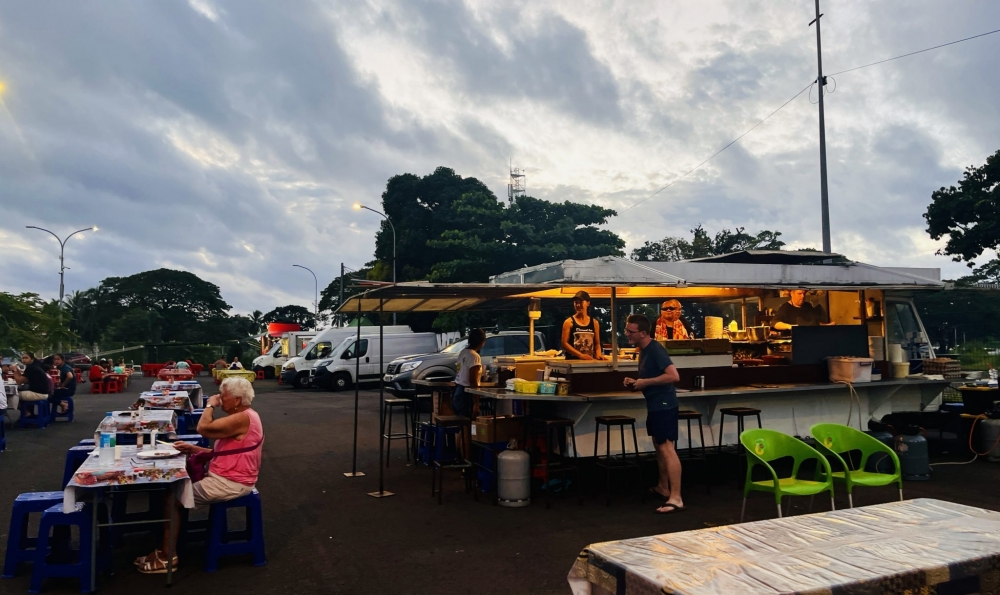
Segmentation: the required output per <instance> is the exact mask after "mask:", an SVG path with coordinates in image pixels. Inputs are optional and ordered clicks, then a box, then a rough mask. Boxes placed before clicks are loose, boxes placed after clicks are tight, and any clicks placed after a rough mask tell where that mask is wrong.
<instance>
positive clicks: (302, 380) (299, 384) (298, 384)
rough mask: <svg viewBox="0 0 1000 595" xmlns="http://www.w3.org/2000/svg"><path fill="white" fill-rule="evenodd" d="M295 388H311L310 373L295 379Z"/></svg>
mask: <svg viewBox="0 0 1000 595" xmlns="http://www.w3.org/2000/svg"><path fill="white" fill-rule="evenodd" d="M295 388H309V373H308V372H305V373H302V374H299V375H298V376H296V377H295Z"/></svg>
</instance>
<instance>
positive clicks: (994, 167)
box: [924, 151, 1000, 281]
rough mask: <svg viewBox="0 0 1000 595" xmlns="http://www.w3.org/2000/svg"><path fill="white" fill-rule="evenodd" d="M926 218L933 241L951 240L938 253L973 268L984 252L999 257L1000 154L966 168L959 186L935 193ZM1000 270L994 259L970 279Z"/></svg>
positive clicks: (925, 215) (986, 275) (998, 152)
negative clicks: (978, 164) (997, 254)
mask: <svg viewBox="0 0 1000 595" xmlns="http://www.w3.org/2000/svg"><path fill="white" fill-rule="evenodd" d="M924 219H926V220H927V233H928V234H930V236H931V237H932V238H934V239H935V240H940V239H941V238H943V237H945V236H947V238H948V241H947V243H945V246H944V248H942V249H941V250H939V251H938V254H945V255H948V256H951V257H952V259H953V260H955V261H965V262H966V263H967V264H968V265H969V267H970V268H972V267H974V266H975V260H976V259H977V258H979V257H980V256H982V254H983V253H984V252H986V251H988V250H991V251H994V255H995V253H996V250H997V249H998V248H1000V151H997V152H996V153H994V154H992V155H990V156H989V157H987V158H986V163H985V164H984V165H982V166H980V167H974V166H970V167H969V168H968V169H966V170H965V174H964V175H963V176H962V179H961V180H959V181H958V186H957V187H956V186H950V187H948V188H943V187H942V188H941V189H940V190H936V191H935V192H933V193H932V194H931V204H930V205H928V206H927V212H926V213H924ZM998 269H1000V263H998V262H997V259H996V258H994V259H993V260H991V261H990V262H988V263H986V264H985V265H983V266H981V267H979V268H978V269H977V270H975V271H974V272H973V275H972V277H974V278H973V279H970V280H973V281H979V280H988V279H990V278H991V277H992V278H995V277H996V274H995V272H996V271H997V270H998ZM991 271H992V272H991Z"/></svg>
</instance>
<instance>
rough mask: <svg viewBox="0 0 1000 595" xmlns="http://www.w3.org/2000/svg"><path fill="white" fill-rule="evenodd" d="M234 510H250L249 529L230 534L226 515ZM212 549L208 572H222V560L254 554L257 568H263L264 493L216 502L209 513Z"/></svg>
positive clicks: (254, 492) (207, 566) (207, 562)
mask: <svg viewBox="0 0 1000 595" xmlns="http://www.w3.org/2000/svg"><path fill="white" fill-rule="evenodd" d="M230 508H243V509H245V510H246V529H244V530H243V531H229V529H228V524H227V522H226V511H228V510H229V509H230ZM208 525H209V534H208V545H207V560H206V561H205V572H215V571H216V570H218V569H219V558H221V557H222V556H234V555H238V554H253V565H254V566H263V565H264V564H266V563H267V560H266V559H265V557H264V514H263V512H262V511H261V506H260V492H258V491H257V489H256V488H254V490H253V492H251V493H249V494H247V495H246V496H241V497H239V498H236V499H233V500H227V501H225V502H216V503H215V504H212V508H211V509H210V511H209V513H208Z"/></svg>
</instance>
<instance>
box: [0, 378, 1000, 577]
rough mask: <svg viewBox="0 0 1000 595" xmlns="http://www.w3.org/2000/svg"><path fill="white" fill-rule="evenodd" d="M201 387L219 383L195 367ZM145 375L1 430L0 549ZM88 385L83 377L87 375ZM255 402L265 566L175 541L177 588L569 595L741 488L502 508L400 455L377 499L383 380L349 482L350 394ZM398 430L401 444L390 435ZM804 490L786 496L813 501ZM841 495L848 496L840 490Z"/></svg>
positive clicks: (952, 477) (122, 573) (946, 476)
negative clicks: (597, 563)
mask: <svg viewBox="0 0 1000 595" xmlns="http://www.w3.org/2000/svg"><path fill="white" fill-rule="evenodd" d="M201 381H202V384H203V385H204V386H205V387H206V390H209V389H210V388H214V385H213V384H212V382H211V380H210V379H208V378H207V377H204V376H203V377H201ZM149 383H150V380H148V379H143V380H139V381H138V382H135V383H133V386H132V387H130V390H129V393H128V394H119V395H80V396H79V397H78V398H77V401H76V403H77V418H76V421H75V422H74V423H72V424H67V423H63V422H60V423H59V424H57V425H55V426H50V427H49V428H47V429H45V430H16V429H15V430H11V431H8V434H7V436H8V450H7V452H5V453H2V454H0V478H2V479H0V550H3V549H5V548H6V539H7V536H6V531H7V519H9V516H10V503H11V502H12V501H13V499H14V497H15V496H16V495H17V494H18V493H21V492H27V491H40V490H55V489H58V488H59V487H60V486H59V482H60V479H61V476H62V468H63V460H64V456H65V454H64V453H65V451H66V449H67V448H69V447H70V446H73V445H74V444H76V442H77V441H78V440H79V439H81V438H86V437H91V436H93V431H94V428H95V427H96V426H97V424H98V423H99V421H100V419H101V417H102V416H103V413H104V412H105V411H107V410H109V409H122V408H125V407H126V406H127V405H128V404H130V403H131V402H132V401H133V400H134V399H135V395H136V394H137V393H138V391H139V390H141V389H143V388H145V387H147V386H149ZM83 388H84V389H87V388H89V385H83ZM257 390H258V398H257V400H256V401H255V402H254V407H255V408H256V409H257V410H258V411H259V412H260V414H261V418H262V419H263V421H264V428H265V433H266V435H267V441H266V444H265V446H264V463H263V469H262V473H261V478H260V482H259V483H258V488H259V489H260V491H261V494H262V497H263V500H264V516H265V536H266V540H267V557H268V563H267V566H266V567H264V568H254V567H253V566H252V564H251V563H250V562H249V561H248V560H247V559H240V558H235V559H230V560H228V561H224V562H223V565H222V567H221V568H220V569H219V571H218V572H217V573H215V574H206V573H205V572H203V571H202V569H201V567H202V564H203V555H202V551H201V549H199V547H197V546H193V547H192V548H190V549H189V550H187V551H182V552H181V569H180V571H179V572H178V574H177V575H176V581H177V586H176V587H175V589H180V590H181V592H185V593H188V592H215V593H371V594H375V593H415V594H423V593H427V594H435V595H439V594H451V593H476V594H529V593H531V594H536V593H537V594H542V593H567V592H568V587H567V585H566V580H565V576H566V573H567V572H568V570H569V568H570V566H571V565H572V563H573V560H574V559H575V557H576V555H577V554H578V553H579V551H580V549H581V548H583V547H584V546H586V545H587V544H589V543H592V542H598V541H609V540H615V539H623V538H628V537H636V536H641V535H650V534H656V533H666V532H672V531H682V530H688V529H699V528H703V527H706V526H715V525H721V524H728V523H732V522H735V521H737V520H738V517H739V506H740V492H739V491H737V489H736V488H735V481H733V482H727V483H725V484H724V485H717V486H715V487H714V488H713V489H712V492H711V494H706V492H705V488H704V486H703V485H701V484H694V483H693V482H689V485H688V487H687V489H686V491H685V492H686V497H685V500H686V503H687V506H688V510H687V511H685V512H683V513H681V514H675V515H669V516H658V515H654V514H653V513H652V510H653V508H654V506H653V504H654V503H653V502H652V501H649V500H647V501H646V503H644V504H643V503H640V501H639V498H638V496H637V495H634V496H629V497H621V498H618V499H617V500H615V501H614V502H613V503H612V505H611V506H610V507H606V506H605V505H604V501H603V499H602V498H599V497H598V498H589V499H587V500H586V501H585V503H584V504H583V505H582V506H578V505H577V504H576V501H575V500H570V499H567V500H563V501H557V502H556V504H555V505H554V506H553V508H552V509H551V510H546V509H545V507H544V506H543V505H540V504H533V505H532V506H530V507H528V508H523V509H507V508H500V507H493V506H491V505H490V503H489V500H488V499H486V498H483V499H480V501H478V502H476V501H474V500H473V499H472V497H471V496H469V495H467V494H465V493H463V491H462V485H461V481H460V480H459V479H458V478H457V476H456V475H451V476H449V477H448V479H447V480H446V482H445V488H446V493H445V503H444V505H443V506H438V505H437V503H436V500H433V499H431V497H430V471H429V470H428V469H426V468H424V467H415V466H407V465H406V463H405V460H404V458H403V454H402V451H401V450H400V451H398V452H394V453H393V460H392V464H391V467H390V468H389V470H388V471H387V472H386V475H385V485H386V488H387V489H388V490H391V491H393V492H395V493H396V495H395V496H393V497H391V498H385V499H375V498H371V497H369V496H367V495H366V494H367V492H370V491H374V490H376V489H378V464H377V459H378V439H377V430H378V408H377V403H378V392H377V391H374V392H372V391H363V392H362V394H361V407H360V428H361V429H360V438H359V453H358V468H359V470H362V471H364V472H366V473H367V474H368V475H367V476H365V477H362V478H354V479H348V478H345V477H344V476H343V472H344V471H349V470H350V467H351V440H352V421H353V406H354V399H353V396H354V393H353V392H349V393H325V392H312V391H293V390H290V389H287V388H285V387H278V386H277V385H276V384H275V383H274V382H273V381H271V382H263V381H261V382H258V383H257ZM398 444H400V443H397V445H398ZM935 469H936V471H935V475H934V479H933V480H932V481H929V482H908V483H907V484H906V485H905V489H906V496H907V497H922V496H926V497H935V498H942V499H946V500H952V501H956V502H961V503H964V504H969V505H973V506H982V507H985V508H992V509H1000V496H998V495H1000V490H998V488H1000V465H996V464H989V463H985V462H978V463H975V464H972V465H948V466H938V467H936V468H935ZM892 498H893V490H892V488H885V489H880V490H872V491H862V492H861V493H860V495H856V496H855V502H856V503H857V504H859V505H863V504H866V503H867V504H873V503H876V502H882V501H886V500H890V499H892ZM807 501H808V499H803V502H797V503H795V505H794V506H793V514H798V513H802V512H805V506H806V504H807ZM838 506H846V499H845V501H843V502H841V501H840V499H838ZM772 511H773V500H770V499H769V498H767V497H765V496H763V495H758V496H757V497H755V498H754V499H753V500H752V501H751V504H750V505H749V507H748V515H749V516H751V517H752V518H756V519H760V518H770V516H771V514H772ZM152 546H153V542H152V539H151V538H148V537H146V538H144V537H143V536H136V537H134V538H132V539H130V540H129V541H128V542H127V543H126V546H125V547H124V548H122V549H120V550H118V551H117V554H116V555H117V565H116V568H117V574H116V575H115V576H114V577H112V578H110V579H103V580H102V582H101V583H100V584H99V587H100V589H101V591H102V592H105V593H137V592H142V591H145V590H146V589H158V588H162V585H163V581H162V578H161V577H150V576H144V575H141V574H139V573H138V572H136V571H135V570H134V569H133V567H132V565H131V559H132V558H134V557H135V556H137V555H141V554H145V553H147V552H148V551H149V550H150V549H151V548H152ZM27 588H28V577H27V576H26V575H24V574H23V572H22V575H19V576H18V577H17V578H15V579H12V580H3V581H0V593H25V592H26V591H27ZM46 592H49V593H73V592H78V591H77V586H76V583H75V582H73V581H50V582H49V584H48V587H47V589H46Z"/></svg>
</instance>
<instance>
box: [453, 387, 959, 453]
mask: <svg viewBox="0 0 1000 595" xmlns="http://www.w3.org/2000/svg"><path fill="white" fill-rule="evenodd" d="M949 382H950V381H949V380H931V379H923V378H901V379H892V380H882V381H878V382H868V383H859V384H855V385H853V388H854V394H852V392H851V390H850V388H849V387H848V386H847V385H845V384H837V383H831V382H801V383H781V384H756V385H741V386H731V387H720V388H709V389H704V390H689V389H678V390H677V397H678V399H679V401H680V405H681V407H682V408H684V409H695V410H697V411H699V412H700V413H701V414H702V416H703V417H702V423H703V424H704V426H705V439H706V441H707V444H706V446H715V445H716V444H718V430H719V425H720V423H719V422H720V419H719V417H720V416H719V414H718V410H719V409H720V408H722V407H739V406H745V407H755V408H757V409H760V410H761V419H762V420H763V422H764V427H766V428H769V429H772V430H777V431H779V432H784V433H786V434H791V435H800V436H805V435H807V434H808V432H809V428H810V427H811V426H812V425H813V424H817V423H824V422H825V423H829V422H836V423H846V422H847V420H848V415H850V418H851V425H852V426H854V427H857V425H858V415H859V410H860V415H861V425H862V428H864V427H865V423H866V421H867V420H868V419H870V418H872V417H874V418H876V419H878V418H881V417H882V416H883V415H886V414H888V413H892V412H894V411H919V410H922V409H923V408H924V407H925V406H926V405H927V404H929V403H930V402H931V401H933V400H934V399H935V398H936V397H937V396H938V395H939V394H940V393H941V391H942V390H943V389H944V388H945V387H946V386H948V384H949ZM466 392H468V393H469V394H472V395H477V396H479V397H480V398H488V399H495V400H497V401H498V406H497V411H498V412H499V413H501V414H502V413H509V406H507V407H505V406H504V402H508V401H514V400H521V401H526V402H527V403H528V408H529V412H531V413H536V414H538V413H543V414H551V415H557V416H559V417H565V418H568V419H572V420H573V421H574V423H575V426H576V427H575V430H576V440H577V448H579V449H580V453H581V454H582V455H583V456H586V454H587V453H588V452H589V453H593V450H594V432H595V429H596V421H595V419H594V418H595V417H597V416H601V415H628V416H630V417H634V418H635V420H636V430H637V432H638V433H639V436H638V438H639V441H640V449H641V450H644V451H652V450H653V443H652V440H651V439H650V438H649V437H648V436H646V435H645V432H644V431H643V429H644V428H645V424H646V404H645V401H644V400H643V397H642V393H641V392H630V391H627V390H597V391H593V392H591V391H581V390H578V389H577V390H573V391H571V392H570V394H568V395H564V396H557V395H550V394H522V393H514V392H512V391H507V390H504V389H499V388H478V389H467V391H466ZM855 395H856V396H855ZM691 438H692V444H693V445H695V446H698V445H700V440H699V436H698V433H697V432H695V433H694V436H692V437H691ZM722 439H723V444H733V443H736V442H737V436H736V424H733V423H730V424H729V425H728V429H727V430H726V435H725V436H722ZM687 440H688V437H687V435H686V427H684V426H681V428H680V436H679V441H680V442H681V443H683V444H684V445H685V446H686V445H687ZM612 442H614V441H612ZM568 448H570V449H571V448H572V445H568ZM619 451H620V449H617V450H616V449H615V447H614V444H612V452H619Z"/></svg>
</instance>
